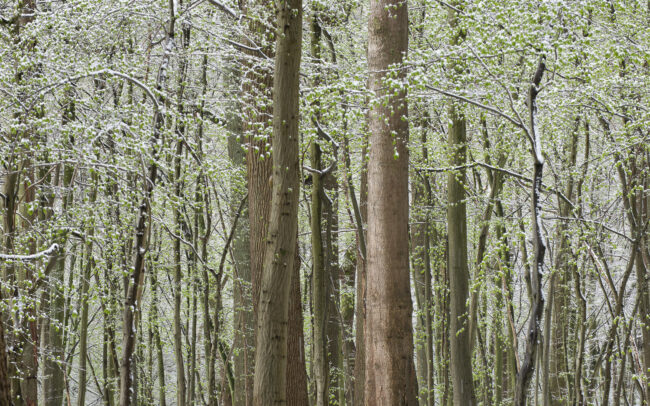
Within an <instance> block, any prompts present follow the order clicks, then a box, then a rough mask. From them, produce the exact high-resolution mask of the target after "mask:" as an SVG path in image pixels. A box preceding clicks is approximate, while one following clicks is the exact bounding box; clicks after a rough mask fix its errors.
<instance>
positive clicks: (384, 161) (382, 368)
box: [364, 0, 417, 406]
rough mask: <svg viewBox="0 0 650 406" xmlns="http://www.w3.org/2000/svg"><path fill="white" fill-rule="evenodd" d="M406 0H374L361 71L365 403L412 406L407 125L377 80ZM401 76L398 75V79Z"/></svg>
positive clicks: (402, 26)
mask: <svg viewBox="0 0 650 406" xmlns="http://www.w3.org/2000/svg"><path fill="white" fill-rule="evenodd" d="M407 24H408V11H407V3H406V2H405V1H392V0H373V1H371V3H370V16H369V24H368V30H369V31H368V69H369V71H370V90H371V92H372V93H373V95H374V97H375V99H374V100H373V101H372V104H371V106H372V107H371V111H370V121H369V123H370V133H371V139H370V161H369V164H368V213H369V217H368V253H367V255H368V257H367V261H368V262H367V270H368V273H367V287H366V289H367V290H366V320H365V321H366V326H365V333H364V336H365V351H366V353H365V367H366V376H365V403H366V404H368V405H393V406H398V405H413V406H415V405H417V381H416V376H415V365H414V362H413V330H412V328H413V327H412V323H411V316H412V312H413V305H412V302H411V289H410V274H409V258H408V255H409V247H408V205H409V202H408V162H409V153H408V149H407V143H408V123H407V121H406V120H405V118H406V117H407V106H406V92H405V90H403V89H399V90H396V89H387V88H386V86H387V85H386V83H384V78H385V77H386V76H388V75H387V72H388V71H389V70H390V69H391V68H392V67H393V65H395V64H401V63H402V61H403V60H404V58H405V57H406V52H407V46H408V29H407ZM404 75H405V72H404V71H403V70H400V71H399V72H398V73H397V76H398V77H401V78H403V77H404Z"/></svg>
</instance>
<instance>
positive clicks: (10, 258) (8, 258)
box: [0, 243, 59, 261]
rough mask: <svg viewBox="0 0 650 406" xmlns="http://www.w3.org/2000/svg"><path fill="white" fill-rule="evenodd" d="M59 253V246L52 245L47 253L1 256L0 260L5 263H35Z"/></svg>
mask: <svg viewBox="0 0 650 406" xmlns="http://www.w3.org/2000/svg"><path fill="white" fill-rule="evenodd" d="M57 252H59V244H56V243H54V244H52V245H51V246H50V248H48V249H46V250H45V251H41V252H37V253H36V254H32V255H6V254H0V259H1V260H3V261H35V260H37V259H41V258H43V257H49V256H52V255H54V254H56V253H57Z"/></svg>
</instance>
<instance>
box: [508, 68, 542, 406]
mask: <svg viewBox="0 0 650 406" xmlns="http://www.w3.org/2000/svg"><path fill="white" fill-rule="evenodd" d="M545 70H546V65H545V61H544V58H543V57H541V58H540V62H539V64H538V66H537V70H536V72H535V75H534V76H533V80H532V82H531V85H530V89H529V95H528V109H529V110H530V126H529V129H528V131H529V136H530V137H531V142H532V145H531V148H532V154H533V188H532V196H533V197H532V210H531V212H532V217H533V218H532V221H533V257H534V264H533V267H532V269H531V272H530V273H531V275H530V282H531V304H530V306H531V316H530V321H529V323H528V329H527V332H526V352H525V354H524V358H523V360H522V363H521V367H520V368H519V371H518V373H517V383H516V387H515V403H514V404H515V406H524V405H526V398H527V394H528V386H529V385H530V380H531V378H532V377H533V372H534V371H535V364H536V362H537V349H538V347H539V341H540V334H541V332H540V323H541V319H542V314H543V311H544V294H543V291H542V289H543V286H542V274H543V272H544V271H543V268H544V255H545V254H546V238H545V237H544V234H543V233H544V231H543V230H542V203H541V199H542V195H541V194H542V175H543V171H544V158H543V156H542V145H541V138H540V136H541V135H540V134H539V133H538V131H537V93H538V92H539V85H540V83H541V81H542V76H543V75H544V71H545Z"/></svg>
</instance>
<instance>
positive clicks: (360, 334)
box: [347, 140, 368, 406]
mask: <svg viewBox="0 0 650 406" xmlns="http://www.w3.org/2000/svg"><path fill="white" fill-rule="evenodd" d="M367 145H368V141H367V140H366V141H365V142H364V144H363V148H362V150H361V157H362V162H363V164H362V169H361V185H360V187H359V204H358V205H357V204H356V196H355V194H354V187H353V184H352V176H351V175H350V174H348V181H347V182H348V189H349V193H350V199H351V200H352V207H353V209H354V211H355V220H356V223H357V233H356V234H357V264H356V265H357V266H356V279H357V289H356V295H355V296H356V304H355V310H354V312H355V332H356V336H355V340H356V350H357V352H356V354H355V358H354V406H363V405H365V402H364V398H365V383H366V351H365V348H366V344H365V328H366V258H367V254H366V231H365V229H364V225H365V223H366V221H367V219H368V163H367V162H368V161H367V159H366V154H367V151H368V148H367ZM349 155H350V154H349V152H348V153H347V156H348V157H349ZM348 167H350V165H349V163H348Z"/></svg>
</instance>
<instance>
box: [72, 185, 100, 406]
mask: <svg viewBox="0 0 650 406" xmlns="http://www.w3.org/2000/svg"><path fill="white" fill-rule="evenodd" d="M92 180H93V186H92V188H93V189H92V191H91V192H90V199H89V200H90V204H91V205H92V204H93V203H94V202H95V200H96V198H97V182H98V179H97V174H96V173H94V174H93V175H92ZM88 226H89V231H88V235H87V236H86V265H85V267H84V272H83V275H81V322H80V323H81V326H80V327H79V328H80V332H79V394H78V396H77V405H79V406H84V405H85V404H86V386H89V385H88V382H87V380H86V375H87V371H86V363H87V360H86V359H87V358H88V310H89V309H88V306H89V304H88V288H89V286H90V278H91V272H92V269H93V268H94V266H95V264H94V259H93V244H92V241H93V235H94V229H95V225H94V224H93V223H92V222H91V224H89V225H88Z"/></svg>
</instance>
